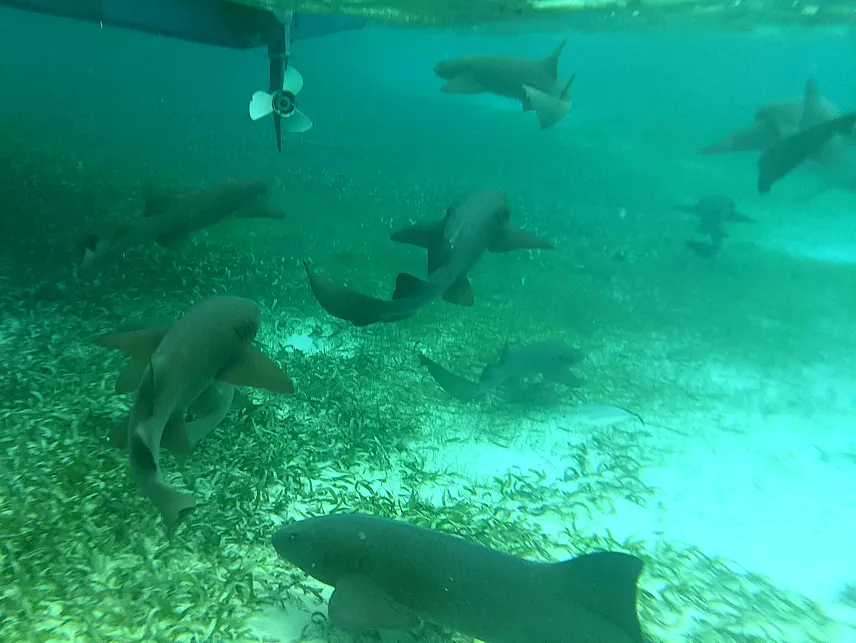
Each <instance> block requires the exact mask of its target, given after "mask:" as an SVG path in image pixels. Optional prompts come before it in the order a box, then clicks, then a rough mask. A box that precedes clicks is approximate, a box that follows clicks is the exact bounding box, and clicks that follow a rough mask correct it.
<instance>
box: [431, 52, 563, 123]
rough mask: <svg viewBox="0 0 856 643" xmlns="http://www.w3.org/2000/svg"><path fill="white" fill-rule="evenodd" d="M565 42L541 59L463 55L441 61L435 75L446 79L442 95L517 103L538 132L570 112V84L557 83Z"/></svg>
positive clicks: (436, 67) (435, 69)
mask: <svg viewBox="0 0 856 643" xmlns="http://www.w3.org/2000/svg"><path fill="white" fill-rule="evenodd" d="M566 42H567V40H563V41H562V42H561V43H560V44H559V46H558V47H556V49H555V50H554V51H553V53H551V54H550V55H549V56H547V57H546V58H544V59H541V60H530V59H527V58H515V57H511V56H491V55H480V56H466V57H464V58H453V59H451V60H444V61H442V62H440V63H438V64H437V65H436V66H435V67H434V73H435V74H437V76H439V77H440V78H443V79H444V80H446V81H447V82H446V84H445V85H443V87H441V88H440V91H441V92H443V93H445V94H495V95H497V96H504V97H506V98H512V99H514V100H519V101H520V102H521V103H522V105H523V110H524V111H527V112H528V111H532V110H534V111H535V114H536V115H537V116H538V122H539V124H540V125H541V129H542V130H545V129H547V128H549V127H552V126H553V125H555V124H556V123H558V122H559V121H560V120H562V119H563V118H564V117H565V115H566V114H567V113H568V112H569V111H570V109H571V84H572V83H573V82H574V76H571V78H570V80H568V82H566V83H563V82H561V81H560V80H559V70H558V67H559V56H560V55H561V54H562V49H564V47H565V43H566Z"/></svg>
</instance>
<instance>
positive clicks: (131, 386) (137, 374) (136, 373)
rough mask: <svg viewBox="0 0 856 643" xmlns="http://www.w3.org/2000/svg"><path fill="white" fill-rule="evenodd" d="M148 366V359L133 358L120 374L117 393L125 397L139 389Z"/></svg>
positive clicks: (117, 381)
mask: <svg viewBox="0 0 856 643" xmlns="http://www.w3.org/2000/svg"><path fill="white" fill-rule="evenodd" d="M148 365H149V360H148V358H142V357H132V358H131V361H129V362H128V364H127V365H126V366H125V368H123V369H122V372H121V373H119V378H118V379H117V380H116V392H117V393H118V394H119V395H124V394H125V393H133V392H135V391H136V390H137V389H139V388H140V382H142V381H143V373H145V371H146V366H148Z"/></svg>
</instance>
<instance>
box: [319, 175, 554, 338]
mask: <svg viewBox="0 0 856 643" xmlns="http://www.w3.org/2000/svg"><path fill="white" fill-rule="evenodd" d="M509 216H510V210H509V206H508V199H507V197H506V195H505V193H504V192H502V191H500V190H483V191H480V192H475V193H473V194H471V195H469V196H467V197H465V198H464V199H462V200H460V201H459V202H457V203H455V204H454V205H452V206H450V207H449V209H448V211H447V213H446V216H445V217H444V218H443V219H440V220H438V221H430V222H426V223H420V224H416V225H414V226H411V227H409V228H405V229H403V230H400V231H398V232H395V233H394V234H393V235H392V236H391V239H392V240H393V241H397V242H400V243H409V244H413V245H416V246H420V247H422V248H425V249H426V250H427V251H428V277H427V279H425V280H422V279H419V278H418V277H415V276H413V275H411V274H408V273H400V274H399V275H398V278H397V279H396V283H395V291H394V292H393V297H392V300H386V299H378V298H375V297H370V296H368V295H363V294H362V293H359V292H356V291H354V290H351V289H349V288H346V287H344V286H340V285H338V284H335V283H333V282H331V281H329V280H327V279H324V278H322V277H320V276H318V275H317V274H315V272H314V271H312V270H311V269H310V268H309V265H308V264H304V265H305V267H306V273H307V275H308V277H309V284H310V286H311V288H312V292H313V294H314V295H315V298H316V299H317V300H318V303H320V304H321V307H322V308H324V309H325V310H326V311H327V312H328V313H330V314H331V315H333V316H335V317H338V318H339V319H345V320H347V321H350V322H351V323H353V324H354V325H355V326H365V325H368V324H374V323H377V322H392V321H397V320H400V319H405V318H407V317H410V316H411V315H413V314H414V313H415V312H416V311H417V310H419V309H420V308H422V307H424V306H425V305H427V304H428V303H430V302H431V301H433V300H435V299H438V298H442V299H444V300H445V301H448V302H451V303H455V304H458V305H461V306H472V305H473V292H472V288H471V286H470V282H469V279H468V274H469V272H470V270H472V268H473V267H474V266H475V265H476V264H477V263H478V261H479V260H480V259H481V258H482V256H483V255H484V253H485V252H487V251H490V252H509V251H511V250H522V249H526V248H544V249H548V248H552V247H553V244H551V243H549V242H547V241H542V240H540V239H538V238H536V237H534V236H532V235H530V234H529V233H527V232H525V231H523V230H520V229H517V228H512V227H511V226H510V225H509Z"/></svg>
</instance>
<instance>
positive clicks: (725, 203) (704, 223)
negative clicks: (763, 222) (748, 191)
mask: <svg viewBox="0 0 856 643" xmlns="http://www.w3.org/2000/svg"><path fill="white" fill-rule="evenodd" d="M679 207H680V209H681V210H683V211H684V212H689V213H690V214H695V215H696V216H698V218H699V227H698V232H700V233H702V234H710V231H711V230H715V229H716V228H718V227H720V226H721V224H723V223H726V222H729V223H755V219H753V218H752V217H749V216H746V215H745V214H742V213H741V212H738V211H737V206H736V205H735V203H734V201H733V200H732V199H730V198H729V197H727V196H724V195H722V194H709V195H707V196H703V197H702V198H700V199H699V200H698V201H697V202H696V203H695V204H693V205H682V206H679Z"/></svg>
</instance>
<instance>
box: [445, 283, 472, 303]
mask: <svg viewBox="0 0 856 643" xmlns="http://www.w3.org/2000/svg"><path fill="white" fill-rule="evenodd" d="M443 301H448V302H449V303H450V304H456V305H457V306H466V307H468V308H469V307H470V306H472V305H473V303H474V301H475V300H474V299H473V289H472V286H471V285H470V280H469V279H467V276H466V275H461V276H460V277H458V278H457V279H456V280H455V283H453V284H452V285H451V286H449V287H448V288H447V289H446V292H444V293H443Z"/></svg>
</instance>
